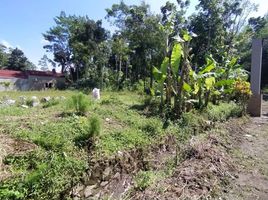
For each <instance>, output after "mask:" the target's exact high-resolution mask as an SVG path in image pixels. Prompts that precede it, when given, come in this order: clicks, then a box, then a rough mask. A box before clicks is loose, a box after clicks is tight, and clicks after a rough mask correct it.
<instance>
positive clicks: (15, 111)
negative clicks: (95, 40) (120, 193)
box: [0, 91, 237, 199]
mask: <svg viewBox="0 0 268 200" xmlns="http://www.w3.org/2000/svg"><path fill="white" fill-rule="evenodd" d="M77 93H78V92H76V91H42V92H2V93H0V99H3V98H4V97H6V96H8V97H9V98H11V99H15V100H18V99H19V98H20V96H25V97H26V98H31V97H32V96H36V97H38V98H39V99H42V98H43V97H47V96H50V97H54V98H57V97H61V100H59V102H58V103H56V104H55V105H54V104H52V105H49V106H44V104H40V105H39V106H37V107H30V108H23V107H21V106H16V105H15V106H7V107H2V108H1V110H0V135H4V136H5V137H10V138H13V139H19V141H24V142H29V143H31V144H34V148H33V149H32V150H31V151H29V152H27V153H23V154H22V153H16V154H8V153H7V156H6V157H5V158H4V159H3V163H4V164H5V166H6V167H7V168H5V170H7V171H8V174H9V175H8V177H7V178H5V179H4V180H2V184H1V186H0V199H61V198H63V196H65V195H66V192H65V191H66V190H67V189H69V188H70V187H72V186H73V184H74V183H76V182H78V181H79V180H80V178H81V176H82V174H83V173H84V172H85V170H86V169H87V168H88V157H89V156H88V154H89V152H88V149H87V148H86V146H87V139H88V138H86V137H87V133H88V130H89V127H88V126H89V125H88V124H89V120H90V119H91V118H92V117H95V118H98V119H99V120H100V123H101V130H100V134H99V136H98V137H97V138H96V140H95V144H94V148H93V149H91V152H90V153H93V154H94V155H95V157H99V158H101V157H109V156H112V155H114V154H116V153H117V152H119V151H128V150H132V149H137V148H144V149H146V148H147V147H149V146H154V145H156V144H157V143H159V141H161V140H162V139H163V138H165V137H166V136H167V135H175V136H176V138H177V139H178V141H180V142H183V141H185V140H187V139H189V138H190V136H191V135H192V134H196V133H197V132H199V129H200V130H202V126H206V122H205V121H206V120H208V119H210V120H213V121H217V120H220V121H223V120H226V119H227V118H228V117H230V116H234V115H235V113H232V111H234V112H236V111H237V110H236V109H237V107H235V105H234V104H222V106H221V108H220V109H218V107H215V106H210V107H209V111H208V112H206V115H204V116H203V115H202V116H201V115H199V114H197V113H187V114H185V115H184V116H183V117H182V119H181V120H179V121H176V122H169V123H168V126H166V125H165V124H164V122H165V120H164V119H163V117H161V116H159V115H153V114H152V113H154V111H157V106H156V105H154V106H152V104H151V106H148V105H147V104H148V103H146V102H148V99H147V97H145V96H143V95H139V94H137V93H133V92H117V93H113V92H104V93H102V94H101V95H102V96H101V100H99V101H92V99H91V95H90V94H88V95H87V98H88V99H91V100H90V102H91V103H90V107H89V110H88V112H87V113H86V115H85V116H78V115H76V114H74V112H73V111H72V110H71V109H70V107H68V105H69V104H68V101H69V100H70V98H71V96H72V95H74V94H77ZM63 97H65V98H63ZM146 105H147V106H146ZM165 123H166V122H165ZM22 146H23V145H22ZM18 148H20V147H19V146H18ZM17 151H18V152H19V151H20V150H19V149H18V150H17Z"/></svg>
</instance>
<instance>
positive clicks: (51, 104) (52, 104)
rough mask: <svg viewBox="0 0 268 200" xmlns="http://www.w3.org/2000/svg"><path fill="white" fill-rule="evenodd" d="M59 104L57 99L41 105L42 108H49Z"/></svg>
mask: <svg viewBox="0 0 268 200" xmlns="http://www.w3.org/2000/svg"><path fill="white" fill-rule="evenodd" d="M59 103H60V101H59V100H57V99H55V98H52V99H51V100H49V101H48V102H45V103H44V104H43V108H49V107H52V106H55V105H58V104H59Z"/></svg>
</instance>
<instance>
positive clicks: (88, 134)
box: [74, 116, 101, 147]
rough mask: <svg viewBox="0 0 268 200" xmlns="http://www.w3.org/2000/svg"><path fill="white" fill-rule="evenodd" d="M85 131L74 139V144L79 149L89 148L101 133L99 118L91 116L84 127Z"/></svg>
mask: <svg viewBox="0 0 268 200" xmlns="http://www.w3.org/2000/svg"><path fill="white" fill-rule="evenodd" d="M84 129H85V131H83V132H82V134H80V135H79V136H77V137H76V138H75V139H74V142H75V144H76V145H77V146H79V147H85V146H87V145H88V147H91V146H92V145H93V142H94V140H96V137H97V136H99V135H100V132H101V121H100V119H99V117H97V116H93V117H91V118H89V119H88V122H87V124H86V125H85V127H84Z"/></svg>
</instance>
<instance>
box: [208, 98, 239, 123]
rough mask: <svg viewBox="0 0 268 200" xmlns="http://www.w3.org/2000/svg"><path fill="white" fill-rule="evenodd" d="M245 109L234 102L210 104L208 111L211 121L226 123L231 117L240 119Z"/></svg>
mask: <svg viewBox="0 0 268 200" xmlns="http://www.w3.org/2000/svg"><path fill="white" fill-rule="evenodd" d="M242 112H243V108H242V107H241V106H239V105H238V104H236V103H234V102H230V103H220V104H219V105H213V104H209V105H208V107H207V110H206V113H207V116H208V119H209V120H212V121H220V122H223V121H226V120H228V119H229V118H231V117H240V116H241V115H242Z"/></svg>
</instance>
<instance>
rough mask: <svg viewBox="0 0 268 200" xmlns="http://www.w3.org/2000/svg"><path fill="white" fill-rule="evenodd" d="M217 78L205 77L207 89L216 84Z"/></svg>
mask: <svg viewBox="0 0 268 200" xmlns="http://www.w3.org/2000/svg"><path fill="white" fill-rule="evenodd" d="M215 82H216V80H215V78H214V77H209V78H206V79H205V86H206V89H207V90H210V89H211V88H212V87H213V86H214V84H215Z"/></svg>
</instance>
